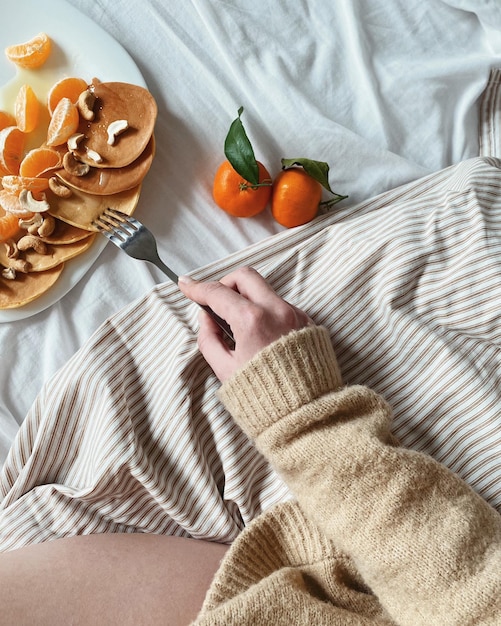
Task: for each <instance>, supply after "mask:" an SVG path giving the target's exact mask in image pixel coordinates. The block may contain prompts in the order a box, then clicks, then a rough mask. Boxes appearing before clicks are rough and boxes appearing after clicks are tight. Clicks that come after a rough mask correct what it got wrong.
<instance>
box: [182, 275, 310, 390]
mask: <svg viewBox="0 0 501 626" xmlns="http://www.w3.org/2000/svg"><path fill="white" fill-rule="evenodd" d="M179 288H180V289H181V291H182V292H183V293H184V295H185V296H186V297H188V298H189V299H190V300H193V301H195V302H198V303H199V304H206V305H208V306H210V307H211V309H213V311H215V313H217V314H218V315H219V316H220V317H222V318H223V319H224V320H226V321H227V322H228V324H229V325H230V326H231V330H232V331H233V335H234V337H235V348H234V349H233V350H232V349H230V348H229V347H228V345H227V344H226V342H225V340H224V338H223V336H222V332H221V330H220V328H219V327H218V326H217V324H216V323H215V322H214V321H213V320H212V319H211V318H210V317H209V315H207V313H205V312H204V311H200V332H199V335H198V346H199V348H200V352H201V353H202V354H203V355H204V357H205V359H206V361H207V362H208V363H209V365H210V366H211V367H212V369H213V370H214V373H215V374H216V376H217V377H218V378H219V380H221V381H224V380H226V379H227V378H229V377H230V376H232V375H233V374H234V373H235V372H236V371H237V370H238V369H240V368H241V367H242V366H243V365H245V364H246V363H247V361H249V360H250V359H251V358H252V357H253V356H254V355H256V354H257V353H258V352H259V351H260V350H262V349H263V348H264V347H266V346H267V345H268V344H270V343H272V342H273V341H275V340H276V339H279V338H280V337H282V335H286V334H287V333H289V332H290V331H292V330H299V329H300V328H303V327H304V326H307V325H309V324H313V321H312V320H311V319H310V318H309V317H308V316H307V315H306V313H304V312H303V311H301V310H299V309H297V308H296V307H294V306H292V305H291V304H289V303H288V302H285V300H283V299H282V298H280V296H278V295H277V294H276V293H275V292H274V291H273V289H272V288H271V287H270V286H269V285H268V283H267V282H266V281H265V280H264V278H262V276H261V275H260V274H258V273H257V272H256V270H254V269H252V268H250V267H243V268H241V269H238V270H236V271H235V272H232V273H231V274H228V276H225V277H224V278H222V279H221V280H220V281H218V282H198V281H193V280H192V279H190V278H189V277H186V276H181V277H180V278H179Z"/></svg>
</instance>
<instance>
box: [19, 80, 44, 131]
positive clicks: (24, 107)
mask: <svg viewBox="0 0 501 626" xmlns="http://www.w3.org/2000/svg"><path fill="white" fill-rule="evenodd" d="M39 114H40V104H39V102H38V98H37V96H36V94H35V92H34V91H33V89H32V88H31V87H30V85H22V87H21V88H20V89H19V92H18V94H17V97H16V100H15V102H14V116H15V118H16V124H17V127H18V128H19V130H22V131H23V133H31V131H33V130H35V128H36V127H37V124H38V118H39Z"/></svg>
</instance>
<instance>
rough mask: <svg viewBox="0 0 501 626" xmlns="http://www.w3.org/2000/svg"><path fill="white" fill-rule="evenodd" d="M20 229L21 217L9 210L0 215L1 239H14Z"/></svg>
mask: <svg viewBox="0 0 501 626" xmlns="http://www.w3.org/2000/svg"><path fill="white" fill-rule="evenodd" d="M19 231H20V228H19V217H17V216H16V215H14V214H13V213H7V212H6V213H5V215H2V216H1V217H0V241H7V239H12V238H13V237H15V236H16V235H17V233H18V232H19Z"/></svg>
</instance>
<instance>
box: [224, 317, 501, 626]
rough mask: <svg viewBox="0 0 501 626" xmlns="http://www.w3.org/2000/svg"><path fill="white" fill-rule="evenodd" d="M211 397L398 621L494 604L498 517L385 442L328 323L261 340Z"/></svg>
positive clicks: (463, 618) (382, 419)
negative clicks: (336, 350) (344, 369)
mask: <svg viewBox="0 0 501 626" xmlns="http://www.w3.org/2000/svg"><path fill="white" fill-rule="evenodd" d="M221 397H222V399H223V401H224V402H225V403H226V405H227V406H228V408H229V410H230V411H231V412H232V413H233V415H234V417H235V419H236V420H237V421H238V422H239V424H240V425H241V426H242V428H243V429H244V430H245V431H246V432H247V433H248V434H249V436H250V437H252V438H253V439H254V440H255V442H256V445H257V446H258V447H259V448H260V450H261V451H262V452H263V454H264V455H265V456H266V457H267V458H269V460H270V461H271V463H272V464H273V465H274V466H275V467H276V469H277V470H278V471H279V472H280V473H281V475H282V476H283V478H284V479H285V480H286V482H287V483H288V485H289V486H290V488H291V489H292V491H293V492H294V493H295V495H296V496H297V498H298V500H299V502H300V504H301V506H302V508H303V509H304V511H305V512H306V514H307V515H308V516H309V517H310V518H311V519H312V520H314V521H315V522H316V523H317V524H318V525H319V526H320V527H322V528H323V529H324V531H325V532H326V533H327V534H328V535H329V537H330V538H331V539H332V540H334V541H335V542H336V544H337V545H338V547H340V548H342V549H343V550H345V551H346V552H347V553H349V554H350V555H351V556H352V558H353V559H354V560H355V562H356V563H357V566H358V568H359V570H360V573H361V574H362V576H363V577H364V579H365V580H366V582H367V584H368V585H369V586H370V587H371V588H372V589H373V591H374V593H375V594H376V595H377V596H378V597H379V598H380V600H381V602H382V603H383V604H384V605H385V607H386V608H387V609H388V611H389V612H390V613H391V614H392V615H394V616H395V617H396V616H398V618H399V620H400V621H401V623H412V624H420V623H441V624H449V623H458V624H459V623H461V624H467V623H468V619H472V622H471V623H477V624H478V623H482V621H481V617H480V616H481V615H482V612H484V613H485V612H486V611H489V610H490V609H489V608H486V607H488V605H489V602H491V604H492V607H491V609H492V610H493V611H495V609H494V606H493V604H494V602H495V601H496V599H497V598H498V597H499V596H500V595H501V583H500V575H499V572H500V571H501V557H500V554H501V551H500V537H501V519H500V517H499V516H498V515H497V513H496V512H495V511H493V509H491V508H490V507H489V506H488V505H487V504H486V503H485V502H484V501H483V500H482V499H481V498H479V497H478V496H477V495H475V494H474V493H473V492H472V491H471V490H470V489H469V488H468V487H467V486H466V485H465V484H464V483H463V482H462V481H460V480H459V479H458V478H457V477H455V476H453V475H452V474H451V473H450V472H449V471H448V470H447V469H446V468H444V467H443V466H441V465H439V464H438V463H436V462H434V461H433V460H432V459H431V458H430V457H427V456H424V455H421V454H418V453H415V452H412V451H407V450H404V449H402V448H399V447H397V446H394V445H393V439H392V437H391V434H390V431H389V424H390V419H391V414H390V409H389V407H388V406H387V405H386V404H385V403H384V402H383V401H382V399H381V398H379V397H378V396H377V395H376V394H374V393H373V392H371V391H369V390H368V389H365V388H362V387H352V388H346V389H343V388H342V387H341V378H340V375H339V372H338V370H337V365H336V361H335V357H334V354H333V351H332V348H331V346H330V341H329V339H328V336H327V333H325V334H322V331H319V330H318V329H307V330H303V331H300V333H299V334H297V335H296V336H295V337H291V336H290V337H288V338H286V339H283V340H281V341H279V342H278V343H275V344H274V345H273V346H271V347H270V348H268V349H265V350H264V351H263V352H262V353H261V354H260V355H259V356H258V357H257V358H256V359H254V360H253V361H252V362H251V363H250V364H248V365H247V367H245V368H244V369H243V370H242V371H241V372H239V373H238V374H237V376H236V377H234V378H233V379H232V380H231V381H229V383H226V384H225V385H224V386H223V388H222V390H221ZM496 542H497V543H496ZM496 585H497V589H496ZM490 598H492V600H490ZM441 610H444V614H443V615H441V614H440V611H441ZM498 610H500V609H499V607H498ZM475 611H476V612H477V613H475Z"/></svg>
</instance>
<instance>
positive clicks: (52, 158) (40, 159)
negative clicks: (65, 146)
mask: <svg viewBox="0 0 501 626" xmlns="http://www.w3.org/2000/svg"><path fill="white" fill-rule="evenodd" d="M62 163H63V158H62V155H61V154H60V153H59V152H58V151H57V150H53V149H52V148H34V149H33V150H30V151H29V152H28V154H26V155H25V157H24V158H23V160H22V161H21V165H20V166H19V175H20V176H27V177H31V178H34V177H36V176H50V175H51V174H52V172H53V170H55V169H59V168H60V167H62Z"/></svg>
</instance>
